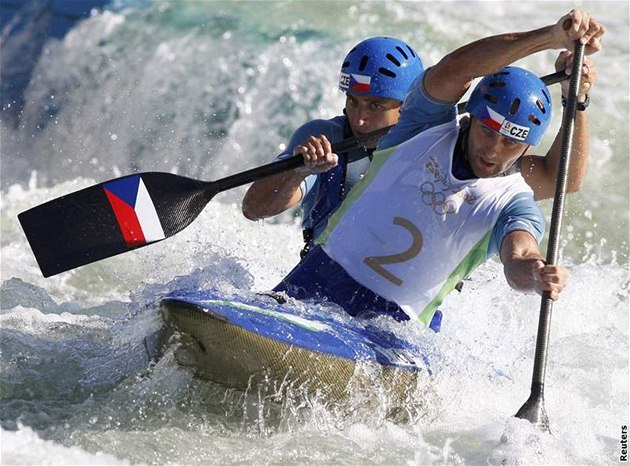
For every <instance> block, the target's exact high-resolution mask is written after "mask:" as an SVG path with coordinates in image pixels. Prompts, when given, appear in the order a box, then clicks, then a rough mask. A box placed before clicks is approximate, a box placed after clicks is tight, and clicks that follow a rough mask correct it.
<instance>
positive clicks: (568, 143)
mask: <svg viewBox="0 0 630 466" xmlns="http://www.w3.org/2000/svg"><path fill="white" fill-rule="evenodd" d="M583 61H584V44H581V43H580V42H576V44H575V51H574V55H573V68H572V72H571V81H570V83H569V95H568V96H567V104H566V109H565V111H564V117H563V123H562V127H563V133H562V148H561V155H560V160H559V162H558V164H559V165H558V173H557V177H556V190H555V194H554V199H553V209H552V213H551V225H550V228H549V242H548V245H547V258H546V261H547V264H550V265H555V264H556V261H557V257H558V243H559V241H560V230H561V228H562V214H563V210H564V200H565V194H566V184H567V178H568V170H569V161H570V158H571V150H572V146H573V133H574V129H575V115H576V111H577V98H578V93H579V89H580V78H581V75H582V65H583ZM552 310H553V301H552V300H551V297H550V293H549V292H548V291H545V292H543V294H542V299H541V304H540V317H539V321H538V335H537V337H536V353H535V357H534V370H533V375H532V386H531V394H530V397H529V399H528V400H527V402H525V404H524V405H523V406H522V407H521V409H520V410H519V411H518V413H517V414H516V417H519V418H522V419H527V420H529V421H530V422H532V423H533V424H535V425H537V426H538V427H540V428H541V429H542V430H545V431H549V420H548V418H547V414H546V413H545V409H544V385H545V372H546V368H547V352H548V347H549V332H550V328H551V314H552Z"/></svg>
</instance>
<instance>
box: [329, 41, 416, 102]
mask: <svg viewBox="0 0 630 466" xmlns="http://www.w3.org/2000/svg"><path fill="white" fill-rule="evenodd" d="M423 69H424V67H423V66H422V60H420V57H418V54H417V53H416V51H415V50H414V49H413V48H411V46H409V45H408V44H406V43H405V42H403V41H401V40H398V39H394V38H392V37H372V38H370V39H366V40H364V41H362V42H359V43H358V44H357V45H356V46H355V47H354V48H353V49H352V50H350V52H348V55H346V58H345V59H344V61H343V64H342V65H341V74H340V76H339V89H341V90H342V91H344V92H351V93H353V94H358V95H366V96H372V97H383V98H386V99H393V100H398V101H400V102H402V101H403V100H405V95H406V94H407V92H408V91H409V88H410V87H411V83H412V82H413V81H414V79H416V78H417V77H418V76H419V75H420V73H422V71H423Z"/></svg>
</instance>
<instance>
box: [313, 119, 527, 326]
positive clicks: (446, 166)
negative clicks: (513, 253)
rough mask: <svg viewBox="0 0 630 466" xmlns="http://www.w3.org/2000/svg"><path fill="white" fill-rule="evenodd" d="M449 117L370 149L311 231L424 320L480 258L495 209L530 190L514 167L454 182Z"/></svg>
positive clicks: (351, 268) (453, 132)
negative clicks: (343, 194)
mask: <svg viewBox="0 0 630 466" xmlns="http://www.w3.org/2000/svg"><path fill="white" fill-rule="evenodd" d="M458 134H459V127H458V126H457V124H456V123H455V122H449V123H446V124H443V125H439V126H436V127H434V128H431V129H429V130H427V131H424V132H422V133H420V134H418V135H417V136H415V137H413V138H412V139H410V140H408V141H406V142H405V143H403V144H401V145H399V146H397V147H394V148H390V149H387V150H385V151H380V152H376V153H375V154H374V159H373V160H372V163H371V165H370V169H369V170H368V173H367V174H366V177H365V178H364V179H363V180H362V181H361V182H360V183H359V184H357V185H356V186H355V187H354V188H353V189H352V191H350V193H349V194H348V196H347V198H346V199H345V201H344V202H343V204H342V205H341V206H340V208H339V209H338V210H337V211H336V212H335V214H333V216H332V217H331V219H330V220H329V223H328V226H327V228H326V230H325V231H324V232H323V233H322V234H321V235H320V236H319V237H318V239H317V243H318V244H321V245H322V247H323V249H324V251H325V252H326V254H328V255H329V256H330V257H331V258H332V259H333V260H335V261H336V262H337V263H339V264H340V265H341V266H342V267H343V268H344V269H345V270H346V272H348V274H350V276H352V277H353V278H354V279H355V280H356V281H357V282H359V283H360V284H362V285H363V286H365V287H366V288H369V289H370V290H372V291H373V292H375V293H377V294H379V295H380V296H382V297H384V298H386V299H388V300H390V301H393V302H395V303H397V304H398V305H399V306H400V307H401V309H403V310H404V311H405V312H406V313H407V314H408V315H409V317H410V318H411V319H416V320H418V321H420V322H421V323H423V324H424V325H428V324H429V323H430V322H431V318H432V317H433V314H434V313H435V310H436V309H437V307H438V306H439V305H440V303H441V302H442V300H443V299H444V297H445V296H446V295H447V294H448V293H449V292H451V291H452V290H453V288H454V287H455V285H456V284H457V283H458V282H459V281H460V280H461V279H462V278H464V277H466V276H467V275H468V274H469V273H470V272H472V270H474V269H475V268H476V267H477V266H478V265H479V264H481V263H483V262H485V260H486V259H487V252H488V245H489V242H490V237H491V235H492V230H493V228H494V226H495V224H496V222H497V219H498V217H499V214H500V212H501V210H502V209H503V208H504V207H505V206H506V205H507V204H508V202H509V201H510V200H511V199H512V198H514V196H515V195H516V194H518V193H522V192H530V193H531V189H530V188H529V186H528V185H527V183H525V180H524V179H523V177H522V176H521V175H520V173H516V174H513V175H509V176H504V177H498V178H479V179H472V180H464V181H462V180H458V179H456V178H455V177H453V176H452V174H451V173H452V170H451V165H452V159H453V157H452V154H453V150H454V148H455V144H456V142H457V137H458Z"/></svg>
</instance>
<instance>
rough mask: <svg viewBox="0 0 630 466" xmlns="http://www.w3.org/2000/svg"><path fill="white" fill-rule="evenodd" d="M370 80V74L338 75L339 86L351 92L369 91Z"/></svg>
mask: <svg viewBox="0 0 630 466" xmlns="http://www.w3.org/2000/svg"><path fill="white" fill-rule="evenodd" d="M371 82H372V77H371V76H365V75H362V74H355V73H351V74H347V73H341V74H340V75H339V87H341V88H342V89H345V90H347V91H351V92H352V91H354V92H370V83H371Z"/></svg>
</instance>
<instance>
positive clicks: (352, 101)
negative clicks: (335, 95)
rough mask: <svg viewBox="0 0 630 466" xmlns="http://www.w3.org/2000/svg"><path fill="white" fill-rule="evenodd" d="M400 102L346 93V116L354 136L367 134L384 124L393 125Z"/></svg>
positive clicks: (396, 120)
mask: <svg viewBox="0 0 630 466" xmlns="http://www.w3.org/2000/svg"><path fill="white" fill-rule="evenodd" d="M400 105H401V103H400V102H399V101H397V100H392V99H383V98H380V97H370V96H363V95H356V94H351V93H349V92H347V93H346V116H347V117H348V121H349V122H350V128H351V129H352V134H353V135H354V136H360V135H362V134H367V133H369V132H371V131H376V130H377V129H381V128H385V127H386V126H390V125H395V124H396V123H397V122H398V117H399V116H400Z"/></svg>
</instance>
